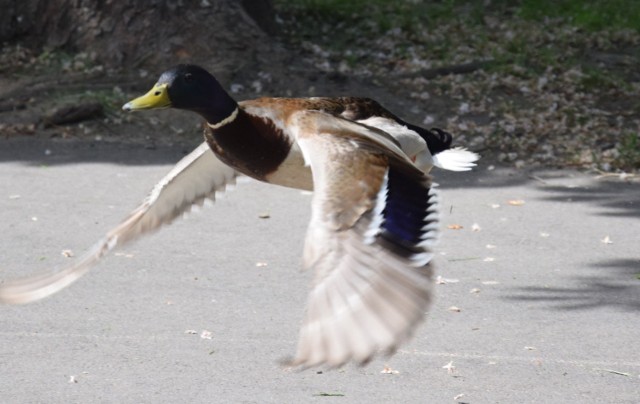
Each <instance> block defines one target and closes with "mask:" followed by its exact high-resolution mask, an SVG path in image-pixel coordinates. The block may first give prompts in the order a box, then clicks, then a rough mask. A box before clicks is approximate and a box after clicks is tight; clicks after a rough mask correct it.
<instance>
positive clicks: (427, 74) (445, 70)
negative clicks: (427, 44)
mask: <svg viewBox="0 0 640 404" xmlns="http://www.w3.org/2000/svg"><path fill="white" fill-rule="evenodd" d="M498 63H499V62H497V61H496V60H494V59H489V60H480V61H476V62H470V63H462V64H459V65H451V66H443V67H437V68H434V69H425V70H418V71H417V72H411V73H404V74H401V75H399V76H398V77H400V78H403V79H404V78H415V77H422V78H425V79H433V78H435V77H438V76H447V75H449V74H468V73H473V72H475V71H476V70H481V69H486V68H487V67H489V66H492V65H495V64H498ZM505 63H508V62H505Z"/></svg>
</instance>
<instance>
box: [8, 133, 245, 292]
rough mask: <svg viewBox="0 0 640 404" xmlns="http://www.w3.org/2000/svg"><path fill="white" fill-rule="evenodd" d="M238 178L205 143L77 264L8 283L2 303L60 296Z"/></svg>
mask: <svg viewBox="0 0 640 404" xmlns="http://www.w3.org/2000/svg"><path fill="white" fill-rule="evenodd" d="M236 176H237V173H236V171H235V170H234V169H232V168H231V167H229V166H227V165H225V164H224V163H222V162H221V161H220V160H218V158H217V157H216V156H215V155H214V154H213V152H212V151H211V150H210V149H209V147H208V146H207V144H206V143H203V144H201V145H200V146H198V147H197V148H196V149H195V150H194V151H193V152H191V153H190V154H189V155H187V156H185V157H184V158H183V159H182V160H180V161H179V162H178V164H176V165H175V167H173V169H172V170H171V171H170V172H169V173H168V174H167V175H166V176H165V177H164V178H163V179H162V180H161V181H160V182H159V183H158V184H157V185H156V186H155V187H154V188H153V190H152V191H151V193H150V194H149V195H148V196H147V197H146V198H145V200H144V202H143V203H142V204H141V205H140V206H138V208H136V209H135V210H134V211H133V212H131V214H130V215H129V216H128V217H127V218H126V219H125V220H123V221H122V222H121V223H120V224H119V225H118V226H117V227H115V228H114V229H112V230H111V231H109V232H108V233H107V234H106V236H105V237H104V238H103V239H102V240H100V241H99V242H98V243H96V244H95V245H94V246H93V247H92V248H91V249H90V250H89V251H88V252H87V253H86V254H84V255H83V256H82V257H81V258H80V259H79V260H78V262H76V263H75V265H73V266H71V267H68V268H65V269H62V270H60V271H56V272H49V273H44V274H40V275H35V276H31V277H26V278H22V279H16V280H6V281H4V282H3V283H0V302H1V303H8V304H21V303H29V302H32V301H35V300H38V299H42V298H44V297H46V296H49V295H51V294H53V293H56V292H58V291H59V290H61V289H63V288H64V287H66V286H68V285H70V284H71V283H73V282H75V281H76V280H77V279H78V278H80V277H81V276H82V275H84V274H85V273H87V271H89V269H91V266H92V265H93V264H95V263H96V261H98V260H99V259H100V258H101V257H103V256H104V255H105V254H107V253H108V252H109V251H111V250H112V249H114V248H115V247H117V246H122V245H124V244H126V243H128V242H130V241H132V240H134V239H136V238H138V237H140V236H142V235H144V234H147V233H150V232H152V231H154V230H157V229H158V228H160V226H162V225H163V224H169V223H171V222H172V221H173V220H174V219H176V218H177V217H179V216H181V215H182V214H183V213H186V212H188V211H190V210H191V207H192V206H193V205H202V204H203V202H204V201H205V199H207V198H208V199H211V200H213V199H214V198H215V193H216V192H220V191H223V190H224V189H225V187H226V186H227V185H228V184H231V183H234V182H235V178H236Z"/></svg>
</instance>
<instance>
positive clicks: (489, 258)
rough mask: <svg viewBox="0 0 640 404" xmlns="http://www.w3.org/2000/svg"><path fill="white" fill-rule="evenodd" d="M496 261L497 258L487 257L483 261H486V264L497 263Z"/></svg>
mask: <svg viewBox="0 0 640 404" xmlns="http://www.w3.org/2000/svg"><path fill="white" fill-rule="evenodd" d="M495 260H496V259H495V258H493V257H485V258H484V259H483V260H482V261H484V262H493V261H495Z"/></svg>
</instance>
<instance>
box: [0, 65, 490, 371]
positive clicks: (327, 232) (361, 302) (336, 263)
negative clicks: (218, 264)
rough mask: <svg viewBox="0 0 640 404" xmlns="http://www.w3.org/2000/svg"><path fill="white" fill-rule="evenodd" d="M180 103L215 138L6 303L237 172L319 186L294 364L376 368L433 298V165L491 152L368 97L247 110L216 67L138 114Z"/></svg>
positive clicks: (456, 164) (139, 106) (161, 94)
mask: <svg viewBox="0 0 640 404" xmlns="http://www.w3.org/2000/svg"><path fill="white" fill-rule="evenodd" d="M156 108H177V109H183V110H187V111H192V112H195V113H197V114H199V115H200V116H202V117H203V118H204V119H205V121H206V125H205V131H204V138H205V142H204V143H202V144H201V145H200V146H198V147H197V148H196V149H195V150H194V151H193V152H191V153H190V154H189V155H187V156H186V157H184V158H183V159H182V160H181V161H179V162H178V163H177V164H176V166H175V167H173V169H172V170H171V171H170V172H169V173H168V174H167V175H166V176H165V177H164V178H163V179H162V180H160V182H159V183H158V184H157V185H156V186H155V187H154V188H153V190H152V191H151V193H150V194H149V195H148V196H147V197H146V198H145V200H144V201H143V202H142V204H141V205H140V206H139V207H138V208H136V209H135V210H134V211H133V212H131V213H130V214H129V216H128V217H126V218H125V219H124V220H123V221H122V222H121V223H120V224H119V225H118V226H116V227H115V228H113V229H112V230H111V231H109V232H108V233H107V234H106V235H105V237H104V238H103V239H102V240H100V241H99V242H98V243H96V244H95V245H94V246H93V247H92V248H91V249H90V250H89V251H88V252H87V253H86V254H84V255H83V256H82V257H81V258H80V259H79V260H78V262H76V263H75V265H73V266H71V267H68V268H64V269H62V270H59V271H56V272H52V273H46V274H42V275H36V276H32V277H27V278H23V279H16V280H6V281H4V282H3V283H1V284H0V302H3V303H8V304H21V303H28V302H31V301H35V300H38V299H41V298H44V297H46V296H49V295H51V294H53V293H55V292H57V291H59V290H61V289H63V288H64V287H66V286H68V285H69V284H71V283H73V282H74V281H75V280H77V279H78V278H79V277H81V276H82V275H84V274H85V273H86V272H87V271H88V270H89V269H90V268H91V266H92V265H93V264H94V263H95V262H96V261H98V260H99V259H100V258H101V257H103V256H104V255H105V254H106V253H108V252H109V251H111V250H112V249H114V248H115V247H117V246H122V245H124V244H126V243H128V242H130V241H132V240H134V239H136V238H138V237H140V236H142V235H144V234H146V233H149V232H151V231H154V230H156V229H158V228H159V227H161V226H162V225H164V224H168V223H170V222H172V221H173V220H174V219H176V218H177V217H180V216H182V215H183V214H184V213H186V212H188V211H189V210H190V209H191V207H192V206H193V205H202V204H203V202H204V201H205V200H206V199H211V200H213V199H214V198H215V194H216V193H219V192H222V191H224V189H225V187H226V186H227V185H229V184H232V183H234V181H235V178H236V177H237V176H238V175H242V174H244V175H247V176H249V177H252V178H255V179H257V180H259V181H263V182H267V183H271V184H276V185H282V186H286V187H292V188H297V189H302V190H313V197H312V203H311V220H310V223H309V227H308V229H307V234H306V239H305V244H304V251H303V266H304V267H305V268H308V269H310V270H312V271H313V273H314V280H313V284H312V287H311V292H310V294H309V298H308V303H307V311H306V315H305V318H304V321H303V324H302V328H301V331H300V336H299V341H298V347H297V351H296V353H295V356H294V357H293V358H292V359H291V360H290V361H289V362H288V363H289V365H291V366H299V367H311V366H329V367H336V366H341V365H343V364H345V363H347V362H349V361H353V362H356V363H359V364H364V363H367V362H368V361H369V360H371V359H372V358H373V357H374V356H375V355H376V354H378V353H386V354H391V353H393V352H394V351H395V350H396V349H397V347H398V346H399V345H401V344H402V343H403V342H405V341H406V340H407V339H408V338H409V337H410V336H411V334H412V333H413V332H414V330H415V328H416V326H417V325H418V324H419V323H420V322H421V321H422V319H423V317H424V315H425V312H426V310H427V308H428V306H429V302H430V301H431V297H432V285H433V280H432V271H433V269H432V263H431V259H432V257H433V252H432V246H433V245H434V243H435V241H436V239H437V234H438V212H437V201H438V198H437V194H436V192H435V190H434V185H433V183H432V181H431V177H430V176H429V175H428V173H429V172H430V170H431V168H432V167H433V166H437V167H440V168H443V169H448V170H454V171H466V170H470V169H471V168H472V167H473V166H475V163H474V162H475V161H476V160H477V159H478V156H477V155H476V154H475V153H472V152H470V151H467V150H465V149H461V148H451V141H452V138H451V135H449V134H448V133H446V132H444V131H441V130H438V129H432V130H427V129H424V128H421V127H418V126H415V125H412V124H409V123H407V122H404V121H403V120H401V119H400V118H398V117H397V116H395V115H394V114H392V113H391V112H389V111H388V110H386V109H384V108H383V107H382V106H381V105H380V104H378V103H377V102H376V101H374V100H371V99H367V98H354V97H343V98H259V99H255V100H250V101H242V102H236V101H235V100H234V99H233V98H231V97H230V96H229V94H228V93H227V92H226V91H225V90H224V89H223V87H222V86H221V85H220V84H219V83H218V81H217V80H216V79H215V78H214V77H213V76H212V75H211V74H210V73H208V72H207V71H206V70H205V69H203V68H201V67H198V66H195V65H179V66H176V67H174V68H172V69H170V70H168V71H166V72H164V73H163V74H162V75H161V76H160V78H159V79H158V82H157V83H156V84H155V85H154V87H153V88H152V89H151V90H150V91H149V92H148V93H147V94H145V95H143V96H141V97H139V98H136V99H134V100H132V101H130V102H128V103H127V104H125V105H124V106H123V109H124V110H125V111H137V110H144V109H156Z"/></svg>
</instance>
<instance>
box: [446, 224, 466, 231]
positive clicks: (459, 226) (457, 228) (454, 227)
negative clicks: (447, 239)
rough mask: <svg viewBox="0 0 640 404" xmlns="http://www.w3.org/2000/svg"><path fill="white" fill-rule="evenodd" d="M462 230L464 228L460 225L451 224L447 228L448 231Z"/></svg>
mask: <svg viewBox="0 0 640 404" xmlns="http://www.w3.org/2000/svg"><path fill="white" fill-rule="evenodd" d="M462 228H463V227H462V226H461V225H459V224H450V225H448V226H447V229H451V230H460V229H462Z"/></svg>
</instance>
